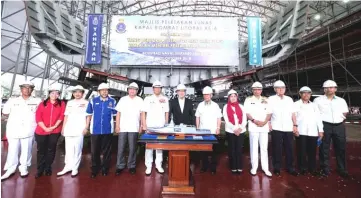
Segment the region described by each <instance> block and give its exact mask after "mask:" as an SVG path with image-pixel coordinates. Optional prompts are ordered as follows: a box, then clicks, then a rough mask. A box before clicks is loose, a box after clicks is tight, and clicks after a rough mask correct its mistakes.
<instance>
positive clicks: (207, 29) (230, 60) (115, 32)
mask: <svg viewBox="0 0 361 198" xmlns="http://www.w3.org/2000/svg"><path fill="white" fill-rule="evenodd" d="M110 48H111V52H110V62H111V65H112V66H117V65H194V66H197V65H198V66H235V65H236V66H238V65H239V49H238V48H239V47H238V19H237V18H223V17H222V18H216V17H180V16H117V15H116V16H113V17H112V22H111V32H110Z"/></svg>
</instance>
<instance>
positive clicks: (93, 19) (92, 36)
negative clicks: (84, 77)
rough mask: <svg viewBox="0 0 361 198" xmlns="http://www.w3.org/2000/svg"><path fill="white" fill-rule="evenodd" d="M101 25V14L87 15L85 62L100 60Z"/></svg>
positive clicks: (95, 62) (97, 61) (93, 62)
mask: <svg viewBox="0 0 361 198" xmlns="http://www.w3.org/2000/svg"><path fill="white" fill-rule="evenodd" d="M102 27H103V15H101V14H89V15H88V27H87V37H86V38H87V40H86V49H85V64H100V63H101V62H102Z"/></svg>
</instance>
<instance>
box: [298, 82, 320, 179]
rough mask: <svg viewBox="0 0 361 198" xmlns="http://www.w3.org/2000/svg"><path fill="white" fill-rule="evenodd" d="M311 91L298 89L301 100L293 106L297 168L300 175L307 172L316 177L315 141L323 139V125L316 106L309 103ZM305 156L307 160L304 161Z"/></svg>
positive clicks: (303, 88) (305, 88)
mask: <svg viewBox="0 0 361 198" xmlns="http://www.w3.org/2000/svg"><path fill="white" fill-rule="evenodd" d="M311 94H312V91H311V89H310V88H309V87H306V86H305V87H302V88H301V89H300V96H301V99H300V100H298V101H296V102H295V104H294V106H295V107H294V108H295V114H296V121H297V131H296V136H298V137H297V138H296V143H297V154H298V160H297V162H298V168H299V170H300V173H301V174H302V175H305V174H306V173H307V171H309V172H310V173H311V174H312V175H314V176H316V175H317V172H316V151H317V140H318V138H320V140H321V139H322V137H323V124H322V120H321V114H320V111H319V110H318V107H317V105H315V104H314V103H312V102H311V101H310V98H311ZM306 156H307V160H306Z"/></svg>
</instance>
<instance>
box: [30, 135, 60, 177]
mask: <svg viewBox="0 0 361 198" xmlns="http://www.w3.org/2000/svg"><path fill="white" fill-rule="evenodd" d="M59 137H60V133H58V134H49V135H38V134H35V140H36V144H37V149H38V151H37V164H38V165H37V169H38V172H44V171H51V165H52V164H53V162H54V158H55V154H56V146H57V144H58V139H59Z"/></svg>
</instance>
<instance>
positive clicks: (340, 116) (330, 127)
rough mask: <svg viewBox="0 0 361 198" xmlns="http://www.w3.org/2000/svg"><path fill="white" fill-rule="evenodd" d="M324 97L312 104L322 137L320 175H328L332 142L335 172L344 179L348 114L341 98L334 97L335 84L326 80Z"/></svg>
mask: <svg viewBox="0 0 361 198" xmlns="http://www.w3.org/2000/svg"><path fill="white" fill-rule="evenodd" d="M323 89H324V92H325V95H323V96H320V97H317V98H316V99H315V100H314V103H315V104H316V105H317V106H318V109H319V110H320V112H321V119H322V121H323V130H324V137H323V141H322V144H321V146H320V152H319V157H320V165H321V169H322V171H321V174H322V175H324V176H328V175H329V174H330V144H331V140H332V142H333V145H334V148H335V154H336V161H337V172H338V173H339V174H340V175H341V176H342V177H344V178H348V177H349V175H348V173H347V169H346V159H345V157H346V134H345V125H344V120H345V119H346V115H347V113H348V106H347V103H346V101H345V100H344V99H343V98H340V97H338V96H336V91H337V84H336V83H335V81H332V80H327V81H325V82H324V83H323Z"/></svg>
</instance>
